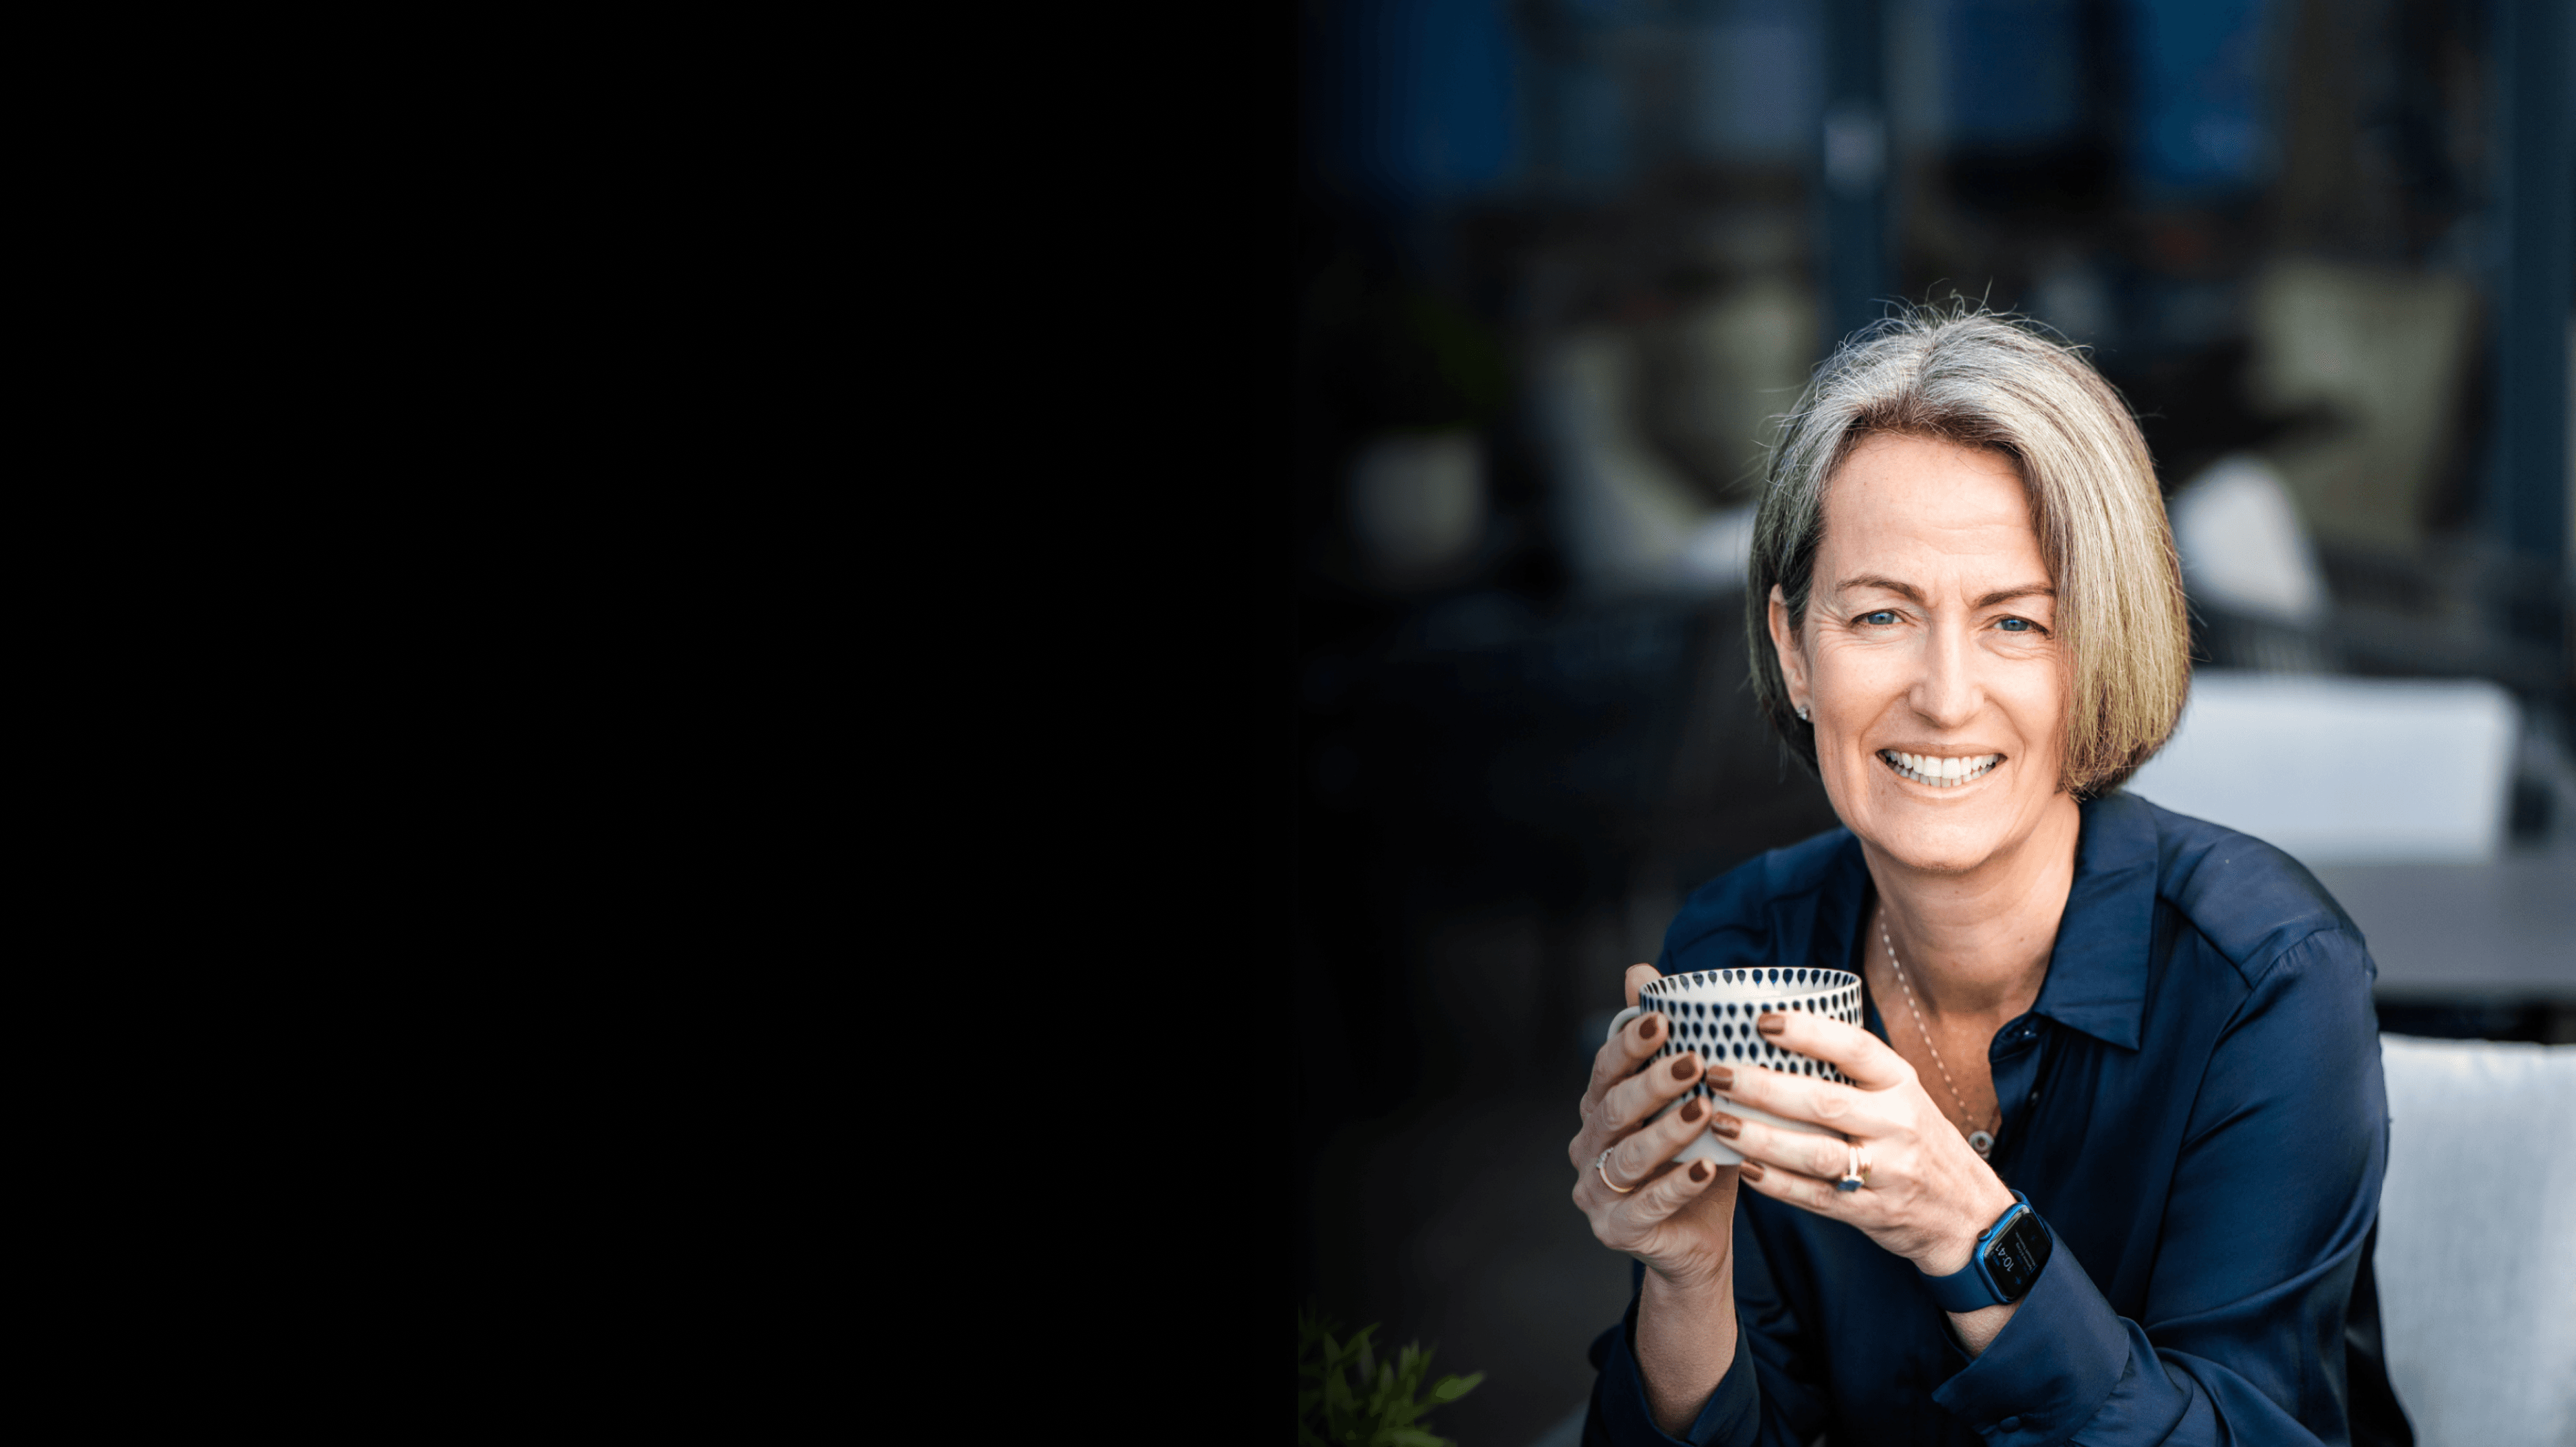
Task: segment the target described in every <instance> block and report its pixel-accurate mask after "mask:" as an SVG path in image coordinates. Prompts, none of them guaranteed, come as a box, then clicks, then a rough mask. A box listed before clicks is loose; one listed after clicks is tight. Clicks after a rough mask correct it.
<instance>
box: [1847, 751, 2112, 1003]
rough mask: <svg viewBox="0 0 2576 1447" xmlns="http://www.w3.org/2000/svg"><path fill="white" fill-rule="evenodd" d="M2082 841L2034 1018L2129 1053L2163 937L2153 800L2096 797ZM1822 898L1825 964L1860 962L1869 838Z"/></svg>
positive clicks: (1851, 849) (1850, 853)
mask: <svg viewBox="0 0 2576 1447" xmlns="http://www.w3.org/2000/svg"><path fill="white" fill-rule="evenodd" d="M2077 808H2078V809H2079V811H2080V812H2081V815H2082V820H2083V822H2082V824H2081V826H2080V832H2079V833H2078V835H2077V837H2076V842H2075V880H2074V884H2073V886H2072V887H2071V888H2070V889H2068V890H2067V892H2066V913H2065V915H2064V916H2063V917H2061V918H2060V919H2059V920H2058V923H2057V945H2056V948H2055V949H2053V950H2052V951H2051V952H2050V953H2049V957H2048V975H2047V978H2045V979H2043V980H2042V981H2040V985H2039V1000H2038V1002H2037V1003H2036V1004H2034V1005H2032V1006H2031V1013H2032V1014H2034V1015H2045V1016H2047V1017H2048V1018H2049V1019H2051V1020H2054V1021H2056V1022H2057V1023H2058V1024H2060V1025H2064V1026H2067V1027H2069V1028H2070V1029H2075V1030H2081V1031H2083V1032H2084V1033H2085V1034H2087V1035H2090V1036H2092V1037H2093V1038H2095V1039H2097V1040H2101V1041H2104V1042H2106V1043H2108V1044H2112V1045H2117V1046H2120V1047H2121V1048H2123V1049H2126V1050H2135V1049H2137V1048H2138V1039H2139V1032H2140V1024H2141V1021H2142V1020H2143V1019H2144V1017H2145V1014H2146V1003H2147V953H2148V950H2149V949H2150V948H2151V947H2152V945H2153V943H2154V932H2155V911H2156V873H2157V865H2156V860H2157V851H2156V823H2155V819H2154V817H2153V816H2152V815H2150V814H2149V813H2148V812H2147V808H2146V806H2145V805H2144V804H2141V803H2139V802H2138V801H2137V800H2135V799H2132V798H2130V797H2129V796H2128V795H2126V794H2113V795H2111V796H2110V797H2108V798H2104V799H2091V800H2087V801H2085V802H2084V803H2082V804H2080V805H2078V806H2077ZM1837 863H1838V865H1839V866H1840V867H1838V868H1836V869H1834V870H1832V871H1831V872H1830V873H1829V875H1828V877H1827V879H1826V881H1825V888H1824V891H1823V894H1822V897H1821V898H1819V899H1818V901H1817V903H1818V904H1819V905H1820V906H1821V908H1820V909H1819V910H1818V912H1817V913H1818V923H1819V924H1820V925H1822V926H1824V929H1822V930H1820V931H1819V934H1820V935H1827V936H1830V935H1832V934H1836V933H1838V934H1839V935H1840V938H1831V937H1827V938H1819V939H1818V940H1817V941H1816V942H1815V943H1816V945H1817V947H1818V948H1817V951H1816V958H1817V960H1818V961H1819V962H1824V961H1833V960H1847V961H1850V962H1851V963H1850V964H1847V965H1844V966H1842V968H1849V969H1857V968H1858V967H1859V966H1858V961H1859V959H1860V954H1859V951H1860V949H1861V943H1860V941H1859V939H1858V935H1859V932H1860V922H1861V917H1862V915H1863V914H1865V913H1866V912H1867V910H1868V908H1869V895H1870V887H1869V865H1868V862H1867V860H1866V859H1864V858H1863V856H1862V854H1861V849H1860V841H1859V840H1858V839H1851V840H1849V841H1848V843H1847V844H1846V845H1845V848H1844V852H1843V857H1842V858H1841V859H1840V860H1839V861H1837Z"/></svg>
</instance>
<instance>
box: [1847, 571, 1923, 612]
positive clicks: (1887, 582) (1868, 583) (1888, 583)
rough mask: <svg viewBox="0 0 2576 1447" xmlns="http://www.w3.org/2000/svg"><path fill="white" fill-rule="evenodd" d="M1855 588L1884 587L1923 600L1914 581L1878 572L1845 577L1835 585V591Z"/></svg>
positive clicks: (1909, 597)
mask: <svg viewBox="0 0 2576 1447" xmlns="http://www.w3.org/2000/svg"><path fill="white" fill-rule="evenodd" d="M1854 588H1883V589H1885V590H1886V591H1888V592H1890V593H1894V594H1896V595H1897V596H1898V597H1900V598H1905V599H1909V600H1911V601H1913V602H1916V603H1921V602H1923V593H1922V590H1921V589H1919V588H1916V587H1915V586H1914V585H1913V584H1912V583H1900V582H1898V581H1896V580H1895V579H1894V578H1882V577H1880V576H1879V575H1878V574H1876V573H1863V574H1861V575H1860V576H1859V577H1857V578H1845V579H1843V580H1842V581H1841V582H1839V583H1836V584H1835V585H1834V591H1835V592H1837V593H1848V592H1850V591H1851V590H1852V589H1854ZM1927 606H1928V605H1927Z"/></svg>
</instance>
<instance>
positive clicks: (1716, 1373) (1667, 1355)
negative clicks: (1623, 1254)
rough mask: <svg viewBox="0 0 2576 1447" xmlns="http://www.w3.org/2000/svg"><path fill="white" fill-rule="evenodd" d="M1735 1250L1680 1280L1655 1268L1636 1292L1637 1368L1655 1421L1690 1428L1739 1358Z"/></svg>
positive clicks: (1678, 1430) (1677, 1429)
mask: <svg viewBox="0 0 2576 1447" xmlns="http://www.w3.org/2000/svg"><path fill="white" fill-rule="evenodd" d="M1735 1333H1736V1321H1735V1253H1734V1252H1732V1251H1729V1252H1728V1253H1727V1254H1726V1256H1725V1258H1724V1259H1722V1260H1720V1261H1719V1262H1718V1263H1717V1266H1716V1269H1715V1270H1713V1271H1710V1272H1707V1273H1706V1274H1704V1275H1700V1276H1698V1277H1696V1278H1694V1279H1692V1280H1688V1281H1680V1280H1675V1279H1673V1278H1670V1277H1666V1276H1663V1275H1660V1274H1658V1273H1656V1272H1653V1271H1648V1272H1647V1273H1646V1281H1645V1286H1644V1287H1643V1289H1642V1290H1641V1291H1640V1292H1639V1293H1638V1298H1637V1369H1638V1371H1639V1372H1640V1374H1642V1375H1643V1376H1644V1377H1645V1379H1646V1406H1647V1408H1648V1410H1650V1411H1652V1412H1653V1413H1654V1414H1655V1425H1656V1426H1658V1427H1661V1428H1663V1429H1664V1430H1665V1431H1666V1432H1669V1433H1671V1434H1672V1435H1674V1436H1676V1437H1678V1436H1681V1435H1682V1434H1683V1433H1685V1432H1687V1431H1689V1430H1690V1425H1691V1423H1692V1422H1693V1421H1695V1420H1697V1419H1698V1417H1699V1413H1700V1408H1702V1407H1703V1406H1706V1405H1707V1403H1708V1399H1709V1395H1710V1394H1711V1393H1713V1392H1715V1391H1716V1390H1717V1384H1718V1383H1719V1382H1721V1381H1723V1380H1725V1378H1726V1368H1727V1364H1728V1363H1729V1362H1732V1361H1734V1360H1735Z"/></svg>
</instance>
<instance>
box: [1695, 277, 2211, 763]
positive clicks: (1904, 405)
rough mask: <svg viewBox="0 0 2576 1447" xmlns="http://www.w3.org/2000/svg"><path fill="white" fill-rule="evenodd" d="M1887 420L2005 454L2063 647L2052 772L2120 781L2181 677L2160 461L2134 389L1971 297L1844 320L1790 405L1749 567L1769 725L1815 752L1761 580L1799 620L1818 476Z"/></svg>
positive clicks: (2152, 737)
mask: <svg viewBox="0 0 2576 1447" xmlns="http://www.w3.org/2000/svg"><path fill="white" fill-rule="evenodd" d="M1880 433H1897V434H1903V435H1908V436H1915V437H1929V438H1937V439H1940V440H1942V441H1946V442H1951V443H1955V444H1957V445H1960V446H1963V447H1976V448H1984V449H1988V450H1991V451H1995V452H2000V453H2003V454H2004V455H2006V456H2008V457H2010V458H2012V459H2013V462H2014V464H2015V465H2016V466H2017V467H2018V468H2019V470H2020V472H2021V476H2022V485H2023V487H2025V488H2026V489H2028V491H2029V494H2030V512H2031V522H2032V525H2033V527H2034V529H2035V530H2036V531H2037V532H2038V534H2039V550H2040V556H2041V557H2043V558H2045V559H2046V560H2047V563H2048V572H2049V580H2050V582H2051V583H2052V584H2053V585H2054V586H2055V587H2056V589H2057V619H2056V633H2057V638H2058V642H2059V647H2060V650H2061V652H2062V653H2063V655H2064V656H2065V657H2066V659H2067V660H2068V670H2069V678H2068V684H2069V687H2068V691H2067V700H2068V701H2067V710H2066V750H2065V753H2066V757H2065V765H2064V771H2063V772H2062V773H2061V774H2060V776H2059V785H2060V787H2062V788H2064V789H2065V790H2067V791H2068V792H2069V793H2072V794H2073V795H2075V796H2076V797H2077V798H2079V799H2080V798H2089V797H2092V796H2094V795H2098V794H2106V793H2109V792H2110V791H2111V790H2113V789H2116V788H2118V787H2120V785H2121V784H2122V783H2124V782H2126V781H2127V779H2128V777H2129V776H2130V775H2131V774H2133V773H2135V772H2137V769H2138V766H2139V765H2141V764H2143V763H2145V762H2146V761H2147V760H2148V759H2149V758H2151V757H2153V756H2154V754H2155V752H2156V750H2158V749H2160V748H2162V747H2164V743H2165V740H2166V738H2167V737H2169V736H2170V735H2171V734H2172V733H2173V728H2174V723H2175V721H2176V720H2177V719H2179V718H2180V717H2181V716H2182V705H2183V700H2184V698H2185V696H2186V695H2187V694H2188V693H2189V692H2190V689H2191V628H2190V624H2189V622H2188V621H2187V619H2186V616H2185V613H2184V611H2183V592H2182V570H2181V567H2180V565H2179V564H2178V563H2177V561H2176V560H2175V557H2174V547H2173V532H2172V530H2171V529H2170V528H2169V527H2168V526H2167V525H2166V522H2165V508H2164V499H2163V496H2162V495H2161V493H2159V491H2158V490H2157V487H2156V471H2155V463H2154V461H2153V460H2152V459H2151V458H2149V456H2148V455H2147V443H2146V439H2145V438H2144V437H2142V436H2140V435H2139V432H2138V424H2137V419H2136V418H2134V417H2132V416H2131V415H2130V413H2129V407H2128V404H2127V403H2126V402H2125V401H2123V400H2121V397H2120V394H2119V393H2118V392H2116V391H2114V390H2113V389H2112V387H2111V384H2110V383H2108V382H2105V381H2104V380H2102V375H2101V374H2100V373H2099V372H2096V371H2094V370H2093V368H2092V366H2091V364H2089V363H2087V362H2086V361H2085V360H2084V358H2083V357H2082V356H2081V355H2079V354H2078V353H2077V352H2076V351H2075V350H2074V349H2073V348H2070V347H2065V346H2060V345H2058V344H2057V343H2055V342H2052V341H2050V340H2048V339H2047V338H2045V337H2042V336H2039V335H2037V334H2035V333H2034V332H2031V331H2029V330H2026V329H2025V328H2023V327H2022V326H2020V325H2017V324H2016V323H2015V322H2014V321H2012V320H2010V319H2007V318H2004V317H2000V316H1996V315H1994V314H1992V313H1989V312H1986V311H1983V310H1978V309H1972V308H1969V307H1966V306H1961V307H1959V308H1957V309H1955V310H1951V311H1946V312H1945V311H1938V310H1934V309H1931V308H1923V309H1916V310H1909V311H1907V312H1905V313H1903V314H1901V315H1897V316H1891V317H1889V318H1887V319H1886V320H1884V321H1881V322H1878V323H1876V324H1874V325H1873V326H1871V327H1870V328H1869V329H1868V330H1866V331H1863V332H1860V333H1858V334H1856V335H1854V336H1853V337H1851V338H1850V339H1849V340H1847V341H1845V342H1844V343H1843V344H1842V346H1841V347H1839V348H1837V349H1836V350H1835V352H1834V354H1833V356H1831V357H1830V358H1828V359H1826V361H1825V362H1824V363H1823V364H1822V365H1821V366H1819V367H1817V369H1816V374H1815V377H1814V380H1812V381H1811V382H1809V383H1808V385H1807V390H1806V394H1805V395H1804V396H1802V397H1800V398H1799V399H1798V405H1797V408H1796V410H1794V411H1792V412H1791V413H1790V414H1789V416H1788V418H1787V419H1786V425H1785V427H1784V428H1783V430H1782V433H1781V436H1780V442H1779V445H1778V446H1777V447H1776V448H1775V449H1774V450H1773V452H1772V457H1771V468H1770V475H1769V479H1768V483H1767V485H1766V487H1765V489H1764V491H1763V495H1762V510H1761V512H1760V513H1759V514H1758V515H1757V516H1756V518H1755V520H1754V524H1753V556H1752V561H1751V566H1750V568H1749V569H1748V570H1747V576H1746V579H1745V601H1746V603H1747V605H1748V611H1747V616H1746V618H1745V628H1746V630H1747V631H1748V632H1749V633H1750V635H1751V638H1750V642H1751V644H1752V654H1753V691H1754V696H1755V697H1756V698H1757V699H1758V700H1759V701H1760V704H1761V708H1762V712H1763V714H1764V716H1765V717H1767V718H1768V719H1769V720H1770V722H1771V727H1772V728H1774V729H1776V730H1778V731H1779V734H1780V736H1781V737H1782V738H1783V739H1785V740H1787V741H1788V744H1789V747H1790V748H1791V749H1793V750H1795V751H1796V752H1797V754H1798V756H1799V757H1800V758H1801V759H1804V760H1805V761H1806V763H1807V766H1808V767H1809V768H1814V767H1815V766H1816V732H1815V728H1814V726H1813V725H1811V724H1808V723H1805V722H1802V721H1801V720H1800V719H1799V718H1798V715H1797V710H1796V709H1794V708H1793V707H1791V705H1790V703H1789V688H1788V681H1787V680H1786V679H1785V678H1784V677H1782V675H1781V672H1780V660H1779V657H1778V655H1777V654H1775V653H1774V652H1773V650H1772V646H1771V635H1770V629H1769V626H1768V619H1769V616H1770V611H1771V609H1770V604H1771V589H1772V588H1773V586H1775V585H1776V586H1778V588H1779V589H1780V595H1781V597H1782V598H1784V599H1785V600H1787V602H1788V610H1789V623H1790V627H1791V628H1792V629H1797V630H1803V628H1804V626H1805V622H1806V616H1807V598H1808V591H1809V588H1810V587H1811V585H1812V584H1813V582H1814V573H1815V564H1816V552H1817V549H1818V547H1819V546H1820V545H1821V544H1822V543H1823V541H1824V535H1825V490H1826V488H1827V486H1828V485H1829V484H1830V483H1831V481H1832V479H1833V475H1834V472H1835V471H1836V469H1838V468H1840V467H1841V466H1842V463H1843V459H1845V458H1847V457H1849V456H1850V455H1851V453H1852V449H1853V448H1855V447H1857V446H1859V445H1860V443H1861V441H1862V439H1864V438H1867V437H1871V436H1874V435H1877V434H1880Z"/></svg>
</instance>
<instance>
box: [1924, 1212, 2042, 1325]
mask: <svg viewBox="0 0 2576 1447" xmlns="http://www.w3.org/2000/svg"><path fill="white" fill-rule="evenodd" d="M2012 1195H2013V1203H2012V1204H2011V1205H2009V1206H2007V1207H2005V1208H2004V1213H2003V1214H2002V1215H2000V1216H1997V1217H1996V1218H1995V1223H1994V1224H1993V1225H1991V1226H1988V1227H1987V1228H1986V1229H1984V1230H1983V1231H1980V1232H1978V1233H1977V1244H1976V1247H1975V1249H1974V1250H1972V1251H1970V1252H1969V1253H1968V1264H1967V1265H1965V1266H1962V1267H1960V1268H1959V1269H1958V1270H1956V1271H1953V1272H1951V1273H1950V1274H1949V1275H1947V1276H1926V1277H1924V1278H1923V1284H1924V1285H1926V1286H1929V1287H1931V1288H1932V1299H1933V1300H1934V1301H1937V1302H1939V1303H1940V1304H1941V1309H1942V1310H1943V1311H1982V1310H1984V1309H1985V1308H1987V1307H1989V1306H2002V1305H2003V1304H2004V1303H2006V1302H2008V1301H2011V1300H2012V1299H2013V1298H2011V1297H2009V1296H2006V1295H2004V1294H2003V1293H2002V1292H2001V1291H1998V1290H1996V1289H1995V1279H1994V1278H1993V1277H1992V1276H1990V1275H1988V1274H1987V1273H1986V1249H1987V1248H1988V1247H1990V1246H1992V1245H1994V1244H1995V1238H1997V1237H1999V1236H2001V1235H2003V1234H2004V1228H2005V1227H2007V1226H2010V1225H2011V1224H2012V1223H2013V1218H2014V1217H2015V1216H2018V1215H2021V1214H2022V1213H2023V1212H2025V1211H2028V1210H2029V1209H2030V1198H2029V1197H2027V1196H2024V1195H2023V1194H2022V1193H2021V1192H2019V1191H2015V1192H2013V1193H2012Z"/></svg>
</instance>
